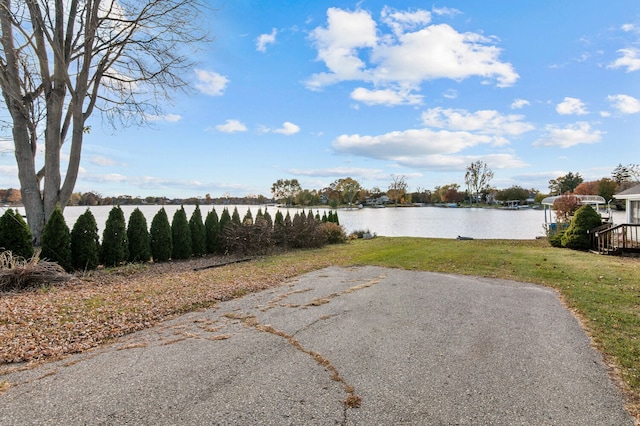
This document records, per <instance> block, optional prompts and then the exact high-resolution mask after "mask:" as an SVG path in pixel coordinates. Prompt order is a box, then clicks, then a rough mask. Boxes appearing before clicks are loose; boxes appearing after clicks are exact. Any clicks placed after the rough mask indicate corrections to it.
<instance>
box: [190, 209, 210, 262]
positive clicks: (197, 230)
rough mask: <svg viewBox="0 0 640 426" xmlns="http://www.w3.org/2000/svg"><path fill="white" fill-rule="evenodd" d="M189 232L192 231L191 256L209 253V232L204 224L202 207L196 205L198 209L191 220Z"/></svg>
mask: <svg viewBox="0 0 640 426" xmlns="http://www.w3.org/2000/svg"><path fill="white" fill-rule="evenodd" d="M189 230H190V231H191V254H193V255H194V256H203V255H204V254H205V253H206V252H207V241H206V239H207V232H206V230H205V226H204V223H202V213H201V212H200V206H199V205H197V204H196V209H195V210H194V211H193V213H192V214H191V219H189Z"/></svg>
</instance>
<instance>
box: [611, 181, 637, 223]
mask: <svg viewBox="0 0 640 426" xmlns="http://www.w3.org/2000/svg"><path fill="white" fill-rule="evenodd" d="M613 197H614V198H615V199H617V200H626V201H627V209H626V210H627V219H626V223H640V185H636V186H633V187H631V188H629V189H627V190H624V191H622V192H621V193H619V194H616V195H614V196H613Z"/></svg>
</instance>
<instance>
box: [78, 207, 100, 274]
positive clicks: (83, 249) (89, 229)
mask: <svg viewBox="0 0 640 426" xmlns="http://www.w3.org/2000/svg"><path fill="white" fill-rule="evenodd" d="M99 256H100V242H99V237H98V225H97V224H96V218H95V217H94V216H93V213H91V211H90V210H89V209H87V211H86V212H84V213H83V214H81V215H80V217H78V219H77V220H76V223H75V224H74V225H73V229H72V230H71V266H73V268H74V269H76V270H81V271H82V270H91V269H96V268H97V267H98V263H99Z"/></svg>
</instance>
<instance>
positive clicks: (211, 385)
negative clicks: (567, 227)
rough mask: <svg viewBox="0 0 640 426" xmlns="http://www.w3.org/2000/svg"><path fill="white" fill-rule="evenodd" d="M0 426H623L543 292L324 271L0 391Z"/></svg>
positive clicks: (618, 406)
mask: <svg viewBox="0 0 640 426" xmlns="http://www.w3.org/2000/svg"><path fill="white" fill-rule="evenodd" d="M3 380H5V381H8V382H9V383H10V384H11V385H12V386H11V387H10V388H9V389H8V390H7V391H6V392H4V393H3V394H1V395H0V424H2V425H26V424H33V425H45V424H48V425H59V424H65V425H80V424H92V425H93V424H136V425H143V424H144V425H175V424H198V425H202V424H208V425H216V424H220V425H237V424H243V425H248V424H260V425H397V424H407V425H409V424H414V425H488V424H491V425H532V424H535V425H629V426H632V425H633V424H634V421H633V419H632V417H631V416H630V415H629V414H628V413H627V412H626V411H625V410H624V408H623V404H624V401H623V397H622V395H621V393H620V391H619V390H618V389H617V388H616V387H615V385H614V384H613V383H612V381H611V379H610V377H609V371H608V369H607V367H606V366H605V365H604V363H603V361H602V357H601V356H600V354H598V353H597V352H596V351H595V350H594V349H593V348H592V347H591V345H590V341H589V338H588V337H587V336H586V334H585V332H584V331H583V330H582V329H581V327H580V325H579V323H578V321H577V320H576V319H575V318H574V317H573V316H572V314H571V313H570V312H569V311H568V310H567V309H566V308H564V307H563V306H562V304H561V303H560V301H559V299H558V296H557V294H556V293H555V292H554V291H553V290H550V289H548V288H545V287H540V286H537V285H532V284H524V283H517V282H512V281H505V280H495V279H486V278H476V277H465V276H457V275H447V274H436V273H428V272H417V271H405V270H400V269H387V268H379V267H351V268H338V267H332V268H326V269H323V270H319V271H315V272H312V273H309V274H306V275H303V276H301V277H297V278H296V279H294V280H291V281H289V282H287V283H285V285H283V286H281V287H278V288H275V289H270V290H266V291H263V292H260V293H256V294H251V295H247V296H245V297H243V298H240V299H235V300H232V301H228V302H224V303H220V304H219V305H217V306H216V307H215V308H213V309H210V310H207V311H204V312H196V313H191V314H188V315H184V316H182V317H180V318H177V319H175V320H173V321H168V322H165V323H163V324H162V325H160V326H157V327H154V328H152V329H149V330H145V331H142V332H138V333H135V334H132V335H129V336H127V337H126V338H123V339H120V340H118V341H117V342H114V343H113V344H110V345H107V346H104V347H102V348H100V349H97V350H95V351H91V352H89V353H85V354H79V355H74V356H71V357H68V358H66V359H64V360H62V361H59V362H55V363H49V364H46V365H43V366H40V367H38V368H34V369H30V370H26V371H22V372H15V373H12V374H9V375H5V376H0V382H1V381H3Z"/></svg>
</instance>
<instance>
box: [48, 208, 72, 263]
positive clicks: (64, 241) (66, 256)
mask: <svg viewBox="0 0 640 426" xmlns="http://www.w3.org/2000/svg"><path fill="white" fill-rule="evenodd" d="M40 258H41V259H47V260H50V261H52V262H56V263H58V265H60V266H62V267H63V268H64V269H65V270H66V271H70V270H71V269H72V267H71V232H70V231H69V227H68V226H67V222H65V220H64V216H63V215H62V210H60V207H56V209H55V210H54V211H53V213H51V217H49V220H48V221H47V223H46V224H45V225H44V231H43V232H42V251H41V252H40Z"/></svg>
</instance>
